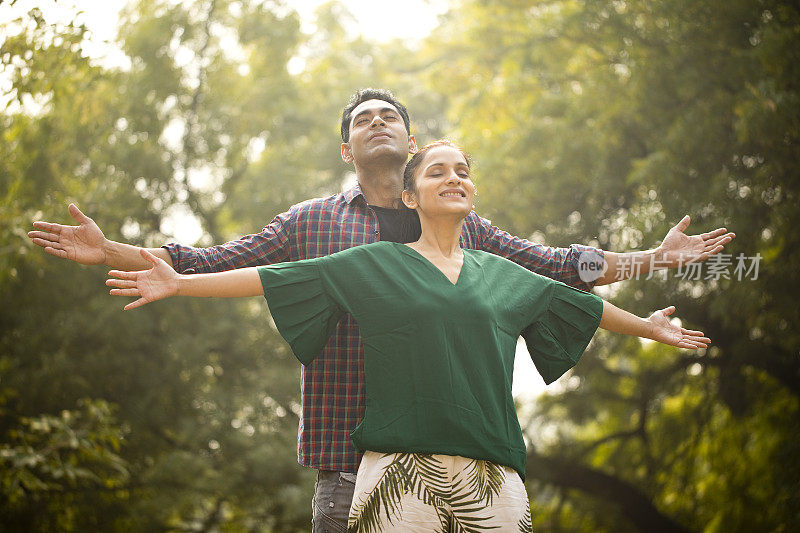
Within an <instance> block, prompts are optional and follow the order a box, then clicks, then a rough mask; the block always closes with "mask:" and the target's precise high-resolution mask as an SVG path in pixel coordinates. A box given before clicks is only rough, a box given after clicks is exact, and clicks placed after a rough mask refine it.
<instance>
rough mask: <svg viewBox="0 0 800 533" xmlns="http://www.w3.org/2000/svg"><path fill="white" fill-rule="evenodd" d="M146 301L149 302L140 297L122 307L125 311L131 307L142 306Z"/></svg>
mask: <svg viewBox="0 0 800 533" xmlns="http://www.w3.org/2000/svg"><path fill="white" fill-rule="evenodd" d="M146 303H147V300H145V299H144V298H139V299H138V300H136V301H135V302H131V303H129V304H128V305H126V306H125V307H123V308H122V309H123V310H124V311H130V310H131V309H136V308H137V307H139V306H142V305H144V304H146Z"/></svg>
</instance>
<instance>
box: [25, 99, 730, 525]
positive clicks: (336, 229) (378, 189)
mask: <svg viewBox="0 0 800 533" xmlns="http://www.w3.org/2000/svg"><path fill="white" fill-rule="evenodd" d="M341 134H342V146H341V155H342V159H343V160H344V161H345V162H347V163H353V165H354V166H355V171H356V178H357V181H358V184H357V185H356V186H355V187H353V188H352V189H350V190H348V191H345V192H343V193H340V194H335V195H333V196H330V197H328V198H320V199H314V200H308V201H306V202H302V203H300V204H297V205H295V206H292V207H291V208H290V209H289V211H287V212H285V213H282V214H280V215H278V216H277V217H275V219H273V220H272V222H270V223H269V224H268V225H267V226H266V227H265V228H264V229H263V230H262V231H261V232H260V233H258V234H253V235H248V236H245V237H242V238H240V239H237V240H235V241H231V242H228V243H225V244H222V245H218V246H212V247H210V248H206V249H198V248H192V247H187V246H182V245H179V244H174V243H171V244H168V245H165V246H163V247H162V248H158V249H153V250H150V251H151V252H152V253H154V254H155V255H156V256H158V257H160V258H162V259H164V260H165V261H166V262H167V263H169V264H171V265H172V266H173V268H175V270H177V271H178V272H181V273H189V272H198V273H199V272H217V271H223V270H229V269H233V268H242V267H246V266H255V265H264V264H270V263H276V262H281V261H296V260H300V259H306V258H312V257H319V256H322V255H328V254H331V253H334V252H337V251H340V250H343V249H346V248H350V247H352V246H357V245H361V244H367V243H370V242H375V241H379V240H392V241H396V242H412V241H415V240H417V239H418V238H419V233H420V228H419V222H418V220H416V218H415V215H414V214H413V212H409V211H407V210H401V209H398V207H399V198H400V196H401V192H402V175H403V169H404V167H405V164H406V161H407V159H408V154H409V153H413V152H414V151H416V141H415V139H414V136H413V135H411V130H410V120H409V116H408V112H407V111H406V108H405V107H404V106H403V105H402V104H401V103H400V102H398V101H397V100H396V99H395V98H394V96H393V95H392V94H391V93H389V92H388V91H383V90H376V89H363V90H360V91H358V92H357V93H356V94H355V95H353V97H352V98H351V99H350V101H349V102H348V104H347V106H346V107H345V109H344V112H343V113H342V123H341ZM69 210H70V214H71V215H72V216H73V218H75V220H76V221H77V222H79V224H80V225H79V226H62V225H59V224H52V223H47V222H35V223H34V227H35V228H36V231H32V232H30V233H29V236H30V237H31V238H32V239H33V242H34V243H35V244H37V245H39V246H42V247H44V248H45V251H47V252H48V253H51V254H53V255H56V256H58V257H63V258H67V259H71V260H73V261H77V262H79V263H82V264H100V263H103V264H105V265H107V266H110V267H113V268H116V269H119V270H143V269H147V268H149V267H150V263H148V262H147V261H145V260H144V259H143V258H142V256H141V255H140V253H139V249H138V248H137V247H134V246H129V245H127V244H123V243H116V242H113V241H109V240H107V239H105V237H104V236H103V234H102V232H101V231H100V229H99V228H98V227H97V225H96V224H95V223H94V222H93V221H92V220H91V219H90V218H88V217H86V216H85V215H83V213H81V212H80V211H79V210H78V208H77V207H75V206H74V205H70V207H69ZM688 225H689V218H688V216H687V217H685V218H684V219H683V220H682V221H681V222H680V223H679V224H678V225H677V226H675V227H674V228H672V229H671V230H670V232H669V233H668V234H667V236H666V238H665V239H664V241H663V243H662V244H661V246H659V248H657V249H655V250H650V251H645V252H634V253H627V254H616V253H611V252H603V251H601V250H596V249H594V248H589V247H585V246H579V245H572V246H570V247H569V248H549V247H544V246H541V245H537V244H534V243H531V242H529V241H526V240H524V239H520V238H518V237H513V236H511V235H509V234H508V233H506V232H503V231H501V230H499V229H498V228H496V227H494V226H492V225H491V223H490V222H489V221H487V220H485V219H482V218H480V217H479V216H478V215H476V214H475V213H474V212H472V213H470V215H469V216H468V217H467V218H466V220H465V222H464V226H463V229H462V235H461V239H462V243H463V246H464V247H465V248H476V249H482V250H485V251H488V252H492V253H495V254H497V255H501V256H503V257H507V258H508V259H511V260H512V261H515V262H517V263H519V264H520V265H522V266H524V267H525V268H528V269H530V270H533V271H535V272H537V273H539V274H542V275H545V276H548V277H551V278H554V279H558V280H561V281H563V282H565V283H567V284H570V285H573V286H577V287H581V288H584V289H589V288H591V287H592V286H593V285H594V284H606V283H612V282H614V281H617V280H619V279H623V278H624V277H627V276H630V275H632V274H633V270H632V269H627V270H625V272H623V269H618V268H617V265H618V264H622V263H621V262H623V261H625V262H626V263H627V264H630V263H632V262H633V261H636V262H637V263H640V264H642V269H640V270H638V271H636V273H637V274H638V273H646V272H647V271H648V270H649V267H650V266H651V265H653V264H658V265H661V266H672V267H674V266H678V265H679V264H680V263H681V261H683V262H686V261H698V260H704V259H706V258H708V257H709V256H711V255H713V254H716V253H718V252H719V251H720V250H722V248H723V247H724V245H725V244H727V243H728V242H730V240H731V239H732V238H733V237H734V235H733V234H731V233H726V230H725V229H724V228H720V229H718V230H715V231H713V232H709V233H707V234H703V235H695V236H691V237H690V236H687V235H685V234H684V233H683V231H684V230H685V229H686V228H687V227H688ZM582 254H583V257H582ZM586 257H591V258H594V259H595V262H597V261H599V262H600V263H601V265H600V266H603V267H604V270H603V269H601V270H600V271H599V272H598V273H597V274H596V275H595V276H590V277H587V276H585V275H584V276H582V275H581V274H582V272H581V270H580V265H581V264H585V261H583V260H582V259H584V258H586ZM651 259H652V260H653V261H651ZM590 263H591V261H590ZM593 264H594V263H593ZM626 273H627V276H626ZM598 276H599V277H598ZM362 357H363V352H362V349H361V339H360V335H359V330H358V327H357V326H356V324H355V323H354V322H353V319H352V317H350V316H349V315H347V316H346V317H345V318H343V319H342V320H341V321H340V322H339V324H338V325H337V328H336V331H335V333H334V334H333V335H332V336H331V338H330V340H329V342H328V344H327V345H326V346H325V348H324V349H323V351H322V353H321V354H320V355H319V356H318V357H317V358H316V359H315V360H314V362H313V363H311V364H309V365H306V366H304V367H302V377H301V402H302V416H301V418H300V428H299V439H298V461H299V462H300V464H302V465H305V466H308V467H311V468H315V469H317V470H318V477H317V484H316V487H315V494H314V503H313V528H314V529H313V530H314V531H315V532H317V531H320V532H321V531H346V525H347V514H348V510H349V507H350V501H351V499H352V492H353V487H354V481H355V472H356V471H357V469H358V463H359V459H360V457H359V455H358V453H357V452H356V451H355V449H354V448H353V446H352V443H351V442H350V432H351V431H352V430H353V429H354V428H355V427H356V425H357V424H358V422H359V421H360V420H361V418H362V415H363V412H364V406H363V394H364V384H363V383H364V380H363V361H362Z"/></svg>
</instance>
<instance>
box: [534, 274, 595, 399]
mask: <svg viewBox="0 0 800 533" xmlns="http://www.w3.org/2000/svg"><path fill="white" fill-rule="evenodd" d="M602 316H603V300H601V299H600V298H599V297H598V296H595V295H594V294H590V293H586V292H583V291H580V290H578V289H575V288H573V287H570V286H568V285H564V284H563V283H553V285H552V290H551V294H550V301H549V304H548V306H547V308H546V309H545V310H544V312H543V313H541V314H540V315H539V317H538V318H537V319H536V320H535V321H534V322H532V323H531V324H530V325H528V326H527V327H526V328H525V329H524V330H523V331H522V337H523V338H524V339H525V344H526V345H527V346H528V352H529V353H530V355H531V359H533V363H534V364H535V365H536V369H537V370H538V371H539V374H541V376H542V378H544V381H545V383H547V384H548V385H549V384H550V383H552V382H553V381H555V380H557V379H558V378H559V377H561V375H562V374H564V372H566V371H567V370H569V369H570V368H572V367H573V366H575V365H576V364H577V362H578V360H579V359H580V357H581V355H582V354H583V352H584V350H586V347H587V346H588V345H589V341H590V340H591V339H592V336H594V332H595V331H596V330H597V327H598V326H599V325H600V319H601V318H602Z"/></svg>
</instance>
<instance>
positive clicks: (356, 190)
mask: <svg viewBox="0 0 800 533" xmlns="http://www.w3.org/2000/svg"><path fill="white" fill-rule="evenodd" d="M343 194H344V200H345V202H347V203H348V204H352V203H353V200H355V199H356V198H358V197H359V196H360V197H361V200H362V201H363V202H364V204H366V203H367V199H366V198H365V197H364V193H363V192H361V187H360V186H359V184H358V183H356V184H355V185H354V186H353V187H351V188H350V189H347V190H346V191H344V193H343Z"/></svg>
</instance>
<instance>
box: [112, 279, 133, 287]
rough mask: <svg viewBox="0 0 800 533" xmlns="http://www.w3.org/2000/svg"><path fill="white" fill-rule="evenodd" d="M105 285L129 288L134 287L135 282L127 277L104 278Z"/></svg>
mask: <svg viewBox="0 0 800 533" xmlns="http://www.w3.org/2000/svg"><path fill="white" fill-rule="evenodd" d="M106 285H108V286H109V287H119V288H120V289H130V288H132V287H136V282H135V281H133V280H129V279H116V278H111V279H107V280H106Z"/></svg>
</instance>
